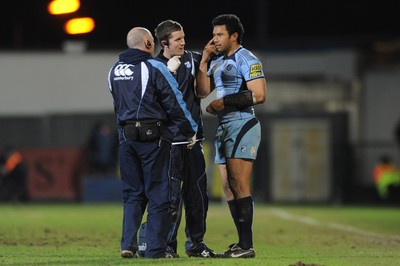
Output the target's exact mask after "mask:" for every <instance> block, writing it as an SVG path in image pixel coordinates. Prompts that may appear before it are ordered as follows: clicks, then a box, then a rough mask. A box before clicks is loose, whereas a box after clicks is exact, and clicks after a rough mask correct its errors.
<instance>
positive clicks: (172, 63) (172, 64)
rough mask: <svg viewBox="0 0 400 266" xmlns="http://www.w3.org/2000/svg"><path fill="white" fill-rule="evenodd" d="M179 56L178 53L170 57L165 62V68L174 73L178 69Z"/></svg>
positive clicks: (179, 63)
mask: <svg viewBox="0 0 400 266" xmlns="http://www.w3.org/2000/svg"><path fill="white" fill-rule="evenodd" d="M179 58H181V56H180V55H175V56H173V57H171V58H170V59H169V60H168V62H167V68H168V70H169V71H170V72H172V73H175V71H176V70H177V69H178V67H179V66H180V65H181V60H179Z"/></svg>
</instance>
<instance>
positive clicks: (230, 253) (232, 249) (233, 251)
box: [223, 243, 256, 258]
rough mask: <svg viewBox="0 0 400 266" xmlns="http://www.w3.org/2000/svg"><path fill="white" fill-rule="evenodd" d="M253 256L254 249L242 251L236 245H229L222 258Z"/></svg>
mask: <svg viewBox="0 0 400 266" xmlns="http://www.w3.org/2000/svg"><path fill="white" fill-rule="evenodd" d="M255 256H256V252H255V251H254V248H249V249H242V248H241V247H240V246H239V244H238V243H235V244H232V245H230V246H229V249H228V250H227V251H225V253H224V254H223V257H224V258H254V257H255Z"/></svg>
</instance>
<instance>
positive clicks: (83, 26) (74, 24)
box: [64, 17, 95, 34]
mask: <svg viewBox="0 0 400 266" xmlns="http://www.w3.org/2000/svg"><path fill="white" fill-rule="evenodd" d="M94 27H95V23H94V20H93V19H92V18H90V17H82V18H73V19H70V20H68V21H67V22H66V23H65V26H64V29H65V32H66V33H68V34H83V33H89V32H91V31H93V29H94Z"/></svg>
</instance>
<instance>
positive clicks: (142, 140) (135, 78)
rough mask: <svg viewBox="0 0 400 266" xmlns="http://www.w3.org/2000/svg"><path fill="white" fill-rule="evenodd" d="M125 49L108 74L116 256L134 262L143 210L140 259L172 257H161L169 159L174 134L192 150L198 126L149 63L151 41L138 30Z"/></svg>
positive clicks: (169, 79)
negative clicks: (117, 210)
mask: <svg viewBox="0 0 400 266" xmlns="http://www.w3.org/2000/svg"><path fill="white" fill-rule="evenodd" d="M127 45H128V47H129V49H128V50H126V51H124V52H122V53H121V54H120V55H119V61H118V62H117V63H115V65H114V66H113V67H112V68H111V70H110V72H109V75H108V82H109V89H110V92H111V94H112V97H113V104H114V111H115V115H116V119H117V123H118V125H119V127H118V136H119V143H120V147H119V157H120V158H119V160H120V172H121V181H122V192H123V200H124V213H123V225H122V227H123V228H122V238H121V250H122V253H121V256H122V257H124V258H132V257H136V252H137V251H138V244H137V233H138V230H139V228H140V225H141V222H142V218H143V214H144V212H145V209H146V206H147V230H146V231H147V232H146V237H147V248H146V251H145V255H144V256H145V257H148V258H165V257H172V255H171V254H170V253H167V252H166V246H167V236H168V232H169V229H170V224H171V213H170V212H169V210H170V200H169V178H168V171H169V158H170V149H171V141H172V136H173V135H176V132H173V131H174V130H175V131H176V130H179V131H180V133H181V134H183V135H184V136H185V137H186V140H187V141H188V142H189V144H188V145H187V148H188V149H191V148H192V147H193V145H194V144H195V142H196V132H197V129H198V126H197V124H196V122H195V121H194V120H193V118H192V117H191V115H190V113H189V111H188V110H187V109H186V104H185V102H184V101H183V98H182V94H181V92H180V91H179V90H178V84H177V82H176V80H175V79H174V77H173V76H172V75H171V74H170V73H169V71H168V70H167V68H166V67H165V65H164V64H162V63H160V62H158V61H155V60H153V59H152V56H153V55H154V38H153V36H152V34H151V33H150V31H148V30H147V29H145V28H142V27H135V28H133V29H131V30H130V31H129V33H128V35H127Z"/></svg>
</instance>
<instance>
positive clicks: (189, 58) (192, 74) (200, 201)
mask: <svg viewBox="0 0 400 266" xmlns="http://www.w3.org/2000/svg"><path fill="white" fill-rule="evenodd" d="M155 36H156V37H157V39H158V42H159V43H160V45H161V46H162V49H161V51H160V53H159V54H158V55H157V56H156V57H155V59H156V60H158V61H160V62H162V63H164V64H165V65H167V67H168V70H170V71H171V72H172V73H173V75H174V77H175V79H176V80H177V82H178V84H179V90H180V91H181V92H182V94H183V99H184V101H185V102H186V105H187V106H188V108H189V111H190V113H191V115H192V117H193V119H194V120H195V121H196V122H197V125H198V126H199V129H198V132H197V139H198V140H199V141H198V143H196V144H195V145H194V146H193V149H191V150H188V149H186V147H185V144H184V143H185V136H184V135H182V133H179V132H178V134H176V135H175V136H174V138H173V143H172V145H173V146H172V152H171V163H170V165H171V171H170V173H171V174H170V178H171V187H172V191H171V195H172V197H171V201H172V208H173V209H174V210H176V211H174V214H175V215H174V216H173V225H172V228H171V231H170V234H169V236H168V248H169V250H170V251H173V252H176V251H177V245H178V243H177V234H178V229H179V225H180V222H181V217H182V204H184V206H185V219H186V226H185V233H186V236H187V240H186V243H185V251H186V254H187V255H188V256H189V257H203V258H210V257H215V252H214V251H213V250H212V249H210V248H209V247H208V246H207V245H206V243H205V241H204V235H205V233H206V218H207V212H208V193H207V175H206V166H205V160H204V152H203V146H202V142H201V139H203V138H204V130H203V120H202V112H201V99H200V98H199V97H197V94H196V88H197V87H198V86H200V85H202V84H200V83H199V82H197V80H198V79H201V78H203V79H204V78H207V72H206V71H203V72H202V71H201V70H200V65H201V64H204V67H205V69H206V68H207V63H208V61H209V60H210V59H211V55H212V54H213V53H212V52H213V51H214V50H215V48H214V46H209V48H211V49H212V51H210V52H209V53H204V55H203V54H202V53H199V52H194V51H187V50H185V44H186V43H185V32H184V30H183V27H182V26H181V24H180V23H178V22H176V21H173V20H165V21H162V22H161V23H159V24H158V26H157V28H156V29H155ZM205 49H206V48H205Z"/></svg>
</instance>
